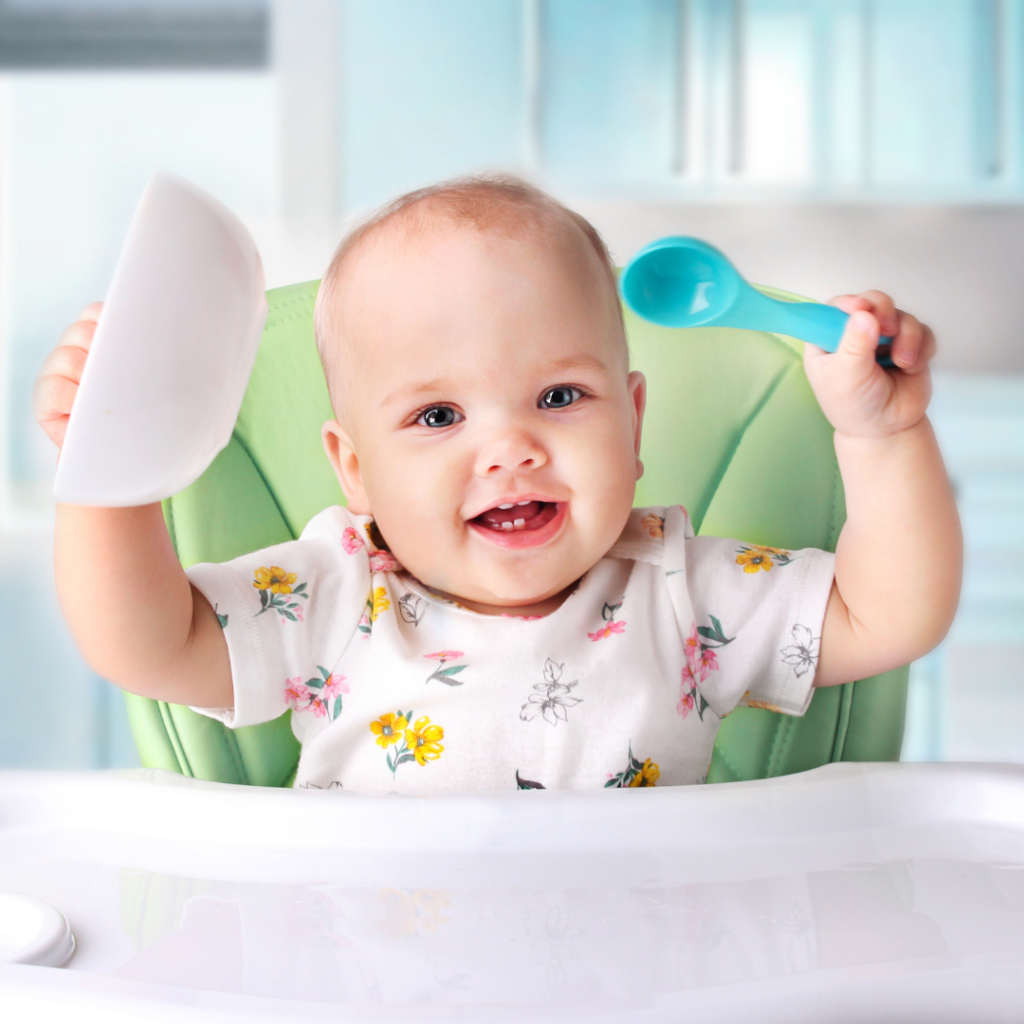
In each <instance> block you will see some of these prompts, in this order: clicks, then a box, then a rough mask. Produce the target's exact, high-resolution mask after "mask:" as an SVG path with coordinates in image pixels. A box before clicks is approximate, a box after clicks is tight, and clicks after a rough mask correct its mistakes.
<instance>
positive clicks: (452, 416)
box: [416, 405, 462, 427]
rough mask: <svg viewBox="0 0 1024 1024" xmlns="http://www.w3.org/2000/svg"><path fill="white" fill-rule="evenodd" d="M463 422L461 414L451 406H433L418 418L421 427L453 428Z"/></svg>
mask: <svg viewBox="0 0 1024 1024" xmlns="http://www.w3.org/2000/svg"><path fill="white" fill-rule="evenodd" d="M461 420H462V416H461V414H460V413H457V412H456V411H455V410H454V409H453V408H452V407H451V406H450V405H432V406H431V407H430V408H429V409H424V410H423V412H421V413H420V414H419V416H417V417H416V422H417V423H418V424H419V425H420V426H421V427H451V426H454V424H456V423H459V422H460V421H461Z"/></svg>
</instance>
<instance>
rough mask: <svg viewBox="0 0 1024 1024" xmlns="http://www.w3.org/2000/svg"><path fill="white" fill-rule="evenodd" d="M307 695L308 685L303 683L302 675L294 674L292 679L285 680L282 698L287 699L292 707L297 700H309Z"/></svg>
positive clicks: (308, 694)
mask: <svg viewBox="0 0 1024 1024" xmlns="http://www.w3.org/2000/svg"><path fill="white" fill-rule="evenodd" d="M309 697H310V693H309V687H308V686H304V685H303V683H302V676H296V677H295V678H294V679H287V680H285V686H284V699H285V700H286V701H288V703H289V704H290V705H291V706H292V707H296V705H297V704H298V703H299V701H307V700H309Z"/></svg>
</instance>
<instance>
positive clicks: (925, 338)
mask: <svg viewBox="0 0 1024 1024" xmlns="http://www.w3.org/2000/svg"><path fill="white" fill-rule="evenodd" d="M934 355H935V335H934V334H933V333H932V330H931V328H930V327H928V326H927V325H926V324H923V323H921V321H920V320H918V319H917V317H916V316H911V315H910V314H909V313H903V312H899V326H898V329H897V331H896V332H895V335H894V337H893V342H892V361H893V363H895V364H896V366H898V367H899V368H900V369H901V370H902V371H903V372H904V373H920V372H921V371H922V370H925V369H927V367H928V363H929V361H930V360H931V359H932V357H933V356H934Z"/></svg>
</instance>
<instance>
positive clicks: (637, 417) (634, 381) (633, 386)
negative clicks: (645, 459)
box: [626, 370, 647, 480]
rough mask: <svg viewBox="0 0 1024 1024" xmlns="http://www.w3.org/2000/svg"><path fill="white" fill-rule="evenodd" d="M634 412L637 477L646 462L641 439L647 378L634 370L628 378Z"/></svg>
mask: <svg viewBox="0 0 1024 1024" xmlns="http://www.w3.org/2000/svg"><path fill="white" fill-rule="evenodd" d="M626 387H627V389H628V391H629V400H630V406H631V410H630V411H631V412H632V414H633V451H634V452H635V453H636V478H637V480H639V479H640V477H642V476H643V475H644V464H643V463H642V462H641V461H640V439H641V437H642V435H643V432H644V410H645V409H646V408H647V378H646V377H645V376H644V375H643V374H642V373H641V372H640V371H639V370H633V371H632V373H630V375H629V377H628V378H627V380H626Z"/></svg>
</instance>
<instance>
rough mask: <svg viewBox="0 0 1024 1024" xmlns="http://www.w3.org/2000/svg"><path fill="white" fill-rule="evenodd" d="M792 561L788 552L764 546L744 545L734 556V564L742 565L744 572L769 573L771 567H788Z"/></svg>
mask: <svg viewBox="0 0 1024 1024" xmlns="http://www.w3.org/2000/svg"><path fill="white" fill-rule="evenodd" d="M792 561H793V556H792V555H791V554H790V552H788V551H786V550H784V549H783V548H770V547H768V546H767V545H766V544H744V545H743V547H741V548H740V550H739V554H737V555H736V564H737V565H742V566H743V571H744V572H758V571H760V570H761V569H764V571H765V572H769V571H770V570H771V568H772V566H773V565H788V564H789V563H790V562H792Z"/></svg>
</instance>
